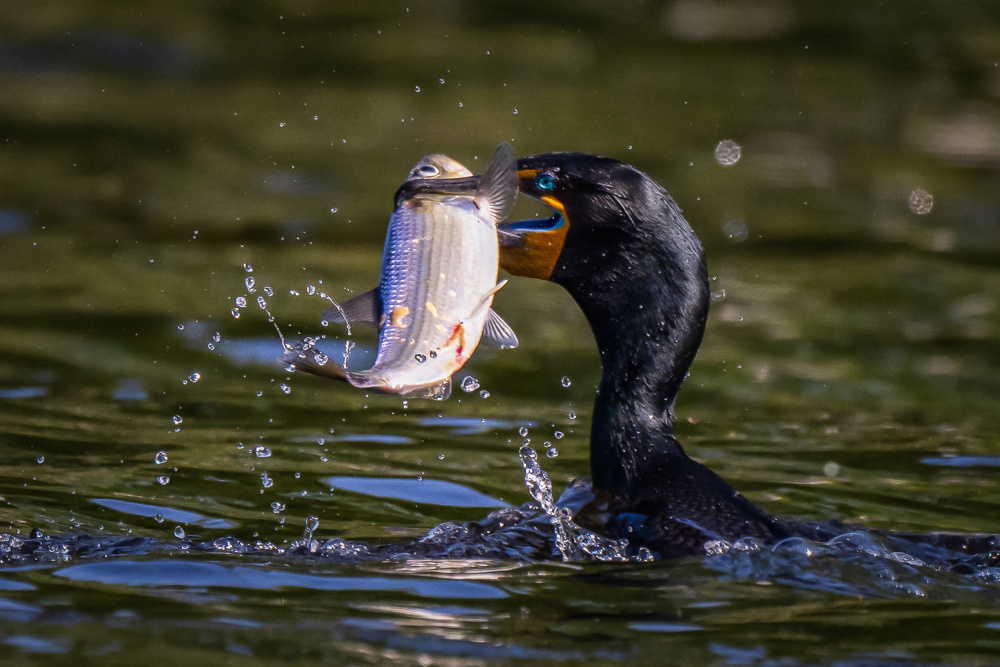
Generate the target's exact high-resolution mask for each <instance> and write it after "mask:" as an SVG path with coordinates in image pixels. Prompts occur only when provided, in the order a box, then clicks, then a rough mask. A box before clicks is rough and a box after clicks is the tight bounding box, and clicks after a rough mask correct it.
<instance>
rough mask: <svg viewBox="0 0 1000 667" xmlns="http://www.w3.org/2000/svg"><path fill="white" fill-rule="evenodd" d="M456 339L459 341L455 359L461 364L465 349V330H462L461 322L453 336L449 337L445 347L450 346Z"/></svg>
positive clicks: (452, 332)
mask: <svg viewBox="0 0 1000 667" xmlns="http://www.w3.org/2000/svg"><path fill="white" fill-rule="evenodd" d="M456 339H457V340H458V347H456V348H455V358H456V359H458V361H459V362H460V363H461V361H462V348H464V347H465V329H463V328H462V323H461V322H459V323H458V324H456V325H455V328H454V329H452V330H451V335H450V336H448V342H446V343H445V346H448V345H450V344H451V342H452V341H454V340H456Z"/></svg>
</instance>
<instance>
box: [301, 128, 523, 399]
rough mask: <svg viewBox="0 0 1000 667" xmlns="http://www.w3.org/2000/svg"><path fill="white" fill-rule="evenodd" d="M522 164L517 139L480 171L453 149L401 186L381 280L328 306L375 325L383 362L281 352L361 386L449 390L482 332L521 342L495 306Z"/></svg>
mask: <svg viewBox="0 0 1000 667" xmlns="http://www.w3.org/2000/svg"><path fill="white" fill-rule="evenodd" d="M516 167H517V166H516V161H515V159H514V151H513V149H512V148H511V147H510V145H509V144H501V146H500V147H499V148H497V150H496V152H495V153H494V154H493V157H492V158H491V159H490V162H489V164H487V166H486V169H485V170H484V171H483V174H482V176H480V177H479V178H476V177H473V176H472V172H470V171H469V170H468V169H466V168H465V167H463V166H462V165H461V164H459V163H458V162H456V161H455V160H452V159H451V158H449V157H448V156H446V155H440V154H436V155H428V156H427V157H425V158H424V159H423V160H421V161H420V162H419V163H417V166H416V167H414V168H413V170H412V171H411V172H410V178H409V180H408V181H407V183H406V184H405V185H404V186H403V187H401V188H400V190H399V191H398V192H397V194H396V209H395V211H394V212H393V214H392V217H391V218H390V220H389V229H388V232H387V233H386V242H385V248H384V250H383V253H382V272H381V276H380V279H379V286H378V287H377V288H376V289H375V290H372V291H370V292H366V293H365V294H362V295H360V296H357V297H355V298H353V299H351V300H350V301H348V302H347V303H345V304H344V305H343V306H335V307H334V308H330V309H328V310H327V311H325V312H324V313H323V318H324V319H325V320H327V321H328V322H330V323H337V322H349V321H366V322H372V323H375V324H377V325H378V327H379V344H378V350H377V353H376V356H375V364H374V365H373V366H372V367H371V368H369V369H367V370H363V371H356V370H348V369H346V368H344V367H342V366H338V365H336V364H330V365H327V364H326V363H325V357H321V356H318V355H317V354H316V352H315V351H313V350H312V349H311V348H306V349H293V350H290V351H288V353H287V354H286V355H285V356H284V357H282V361H283V362H285V363H290V364H292V365H293V366H294V367H295V368H297V369H300V370H304V371H306V372H309V373H313V374H315V375H321V376H325V377H332V378H337V379H340V380H347V381H348V382H350V383H351V384H352V385H354V386H355V387H361V388H365V389H372V390H375V391H380V392H389V393H396V394H401V395H403V396H422V397H425V398H436V399H442V398H447V396H448V395H449V394H450V392H451V376H452V374H454V373H455V371H457V370H458V369H459V368H461V367H462V364H464V363H465V362H466V360H468V358H469V357H470V356H471V355H472V352H473V351H474V350H475V349H476V346H477V345H478V344H479V342H480V340H481V339H482V340H484V341H487V342H489V343H490V344H491V345H493V346H494V347H499V348H511V347H516V346H517V336H515V335H514V332H513V331H511V329H510V326H508V325H507V323H506V322H504V321H503V320H502V319H500V316H499V315H497V314H496V313H495V312H494V311H493V310H492V308H490V306H491V304H492V302H493V295H494V294H495V293H496V291H497V290H498V289H499V288H500V287H502V286H503V283H500V284H497V282H496V280H497V270H498V264H499V254H500V253H499V244H498V242H497V228H496V225H497V223H498V222H500V221H501V220H503V218H505V217H506V216H507V214H508V213H509V212H510V209H511V208H512V207H513V204H514V200H515V198H516V197H517V170H516ZM504 282H506V281H504Z"/></svg>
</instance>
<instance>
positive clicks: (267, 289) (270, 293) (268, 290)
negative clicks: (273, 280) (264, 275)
mask: <svg viewBox="0 0 1000 667" xmlns="http://www.w3.org/2000/svg"><path fill="white" fill-rule="evenodd" d="M264 294H266V295H268V296H274V290H273V289H271V287H270V286H268V285H264Z"/></svg>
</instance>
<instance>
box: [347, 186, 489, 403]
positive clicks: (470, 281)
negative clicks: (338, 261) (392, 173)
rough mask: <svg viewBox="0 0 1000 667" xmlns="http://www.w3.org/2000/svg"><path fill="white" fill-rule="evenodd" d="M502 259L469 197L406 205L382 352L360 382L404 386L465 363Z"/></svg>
mask: <svg viewBox="0 0 1000 667" xmlns="http://www.w3.org/2000/svg"><path fill="white" fill-rule="evenodd" d="M498 261H499V249H498V244H497V232H496V226H495V225H494V223H493V222H492V221H491V220H486V219H484V218H483V217H482V216H481V215H480V214H479V211H478V209H477V208H476V207H475V205H474V204H473V203H472V201H471V199H467V198H456V197H450V198H444V199H441V200H439V201H427V200H416V201H414V202H413V203H411V204H406V205H403V206H401V207H400V208H399V209H398V210H397V211H396V213H394V214H393V216H392V218H391V219H390V221H389V231H388V234H387V236H386V244H385V251H384V253H383V257H382V276H381V280H380V283H379V289H380V292H381V297H382V318H383V321H382V322H381V323H380V334H379V346H378V354H377V356H376V359H375V365H374V366H373V367H372V368H371V369H370V370H368V371H364V372H363V375H364V376H365V379H364V380H363V381H359V382H354V384H358V385H359V386H361V384H362V383H363V385H364V386H369V387H376V386H377V387H379V388H380V389H383V390H388V391H400V392H402V391H407V390H408V389H411V388H413V387H420V386H426V385H432V384H437V383H439V382H441V381H443V380H445V379H446V378H448V377H450V376H451V375H452V374H453V373H454V372H455V371H457V370H458V369H459V368H461V367H462V364H464V363H465V361H466V360H467V359H468V358H469V357H470V356H471V355H472V352H473V351H474V350H475V348H476V346H477V345H478V344H479V339H480V337H481V336H482V332H483V326H484V324H485V322H486V316H487V313H488V311H489V305H490V303H491V302H492V298H493V297H492V294H490V290H492V289H493V287H494V286H495V285H496V280H497V266H498ZM359 380H360V378H359Z"/></svg>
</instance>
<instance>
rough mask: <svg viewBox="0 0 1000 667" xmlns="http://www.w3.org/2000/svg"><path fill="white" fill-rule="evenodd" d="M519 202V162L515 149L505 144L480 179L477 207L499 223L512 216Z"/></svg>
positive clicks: (497, 151)
mask: <svg viewBox="0 0 1000 667" xmlns="http://www.w3.org/2000/svg"><path fill="white" fill-rule="evenodd" d="M516 201H517V160H515V159H514V149H513V148H511V147H510V144H508V143H507V142H504V143H502V144H500V145H499V146H497V149H496V150H495V151H494V152H493V157H491V158H490V162H489V164H487V165H486V169H485V170H484V171H483V175H482V176H480V177H479V189H478V190H476V205H478V206H479V210H480V211H482V212H484V213H486V214H487V215H488V216H490V217H491V218H493V222H495V223H497V222H500V221H501V220H503V219H504V218H506V217H507V216H508V215H510V212H511V211H512V210H513V209H514V202H516Z"/></svg>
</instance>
